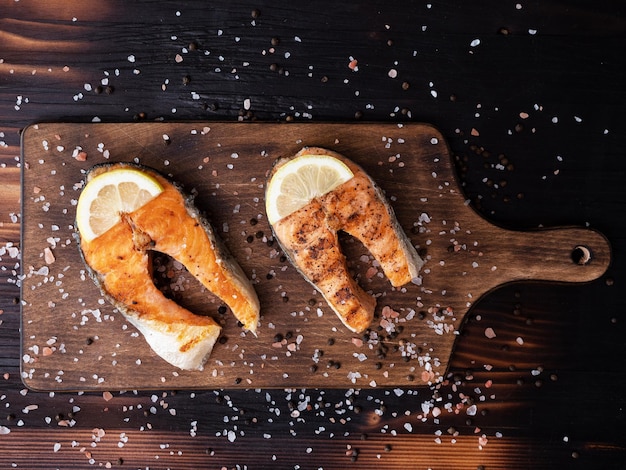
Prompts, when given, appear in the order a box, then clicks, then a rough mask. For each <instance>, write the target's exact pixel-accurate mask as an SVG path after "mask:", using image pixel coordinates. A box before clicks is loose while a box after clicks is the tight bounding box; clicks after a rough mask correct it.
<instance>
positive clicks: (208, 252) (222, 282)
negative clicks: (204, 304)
mask: <svg viewBox="0 0 626 470" xmlns="http://www.w3.org/2000/svg"><path fill="white" fill-rule="evenodd" d="M120 167H130V168H133V169H137V170H140V171H143V172H145V173H146V174H148V175H150V176H152V177H153V178H155V179H156V180H157V181H158V182H159V183H160V184H161V186H162V187H163V189H164V190H163V192H162V193H160V194H159V195H157V196H156V197H154V198H153V199H152V200H150V201H149V202H148V203H147V204H145V205H144V206H142V207H140V208H139V209H137V210H135V211H133V212H131V213H126V214H121V220H120V221H119V222H118V223H117V224H116V225H114V226H113V227H112V228H111V229H109V230H107V231H106V232H104V233H103V234H101V235H100V236H98V237H96V238H95V239H93V240H91V241H87V240H85V239H84V238H81V237H80V233H77V234H76V237H77V239H78V242H79V248H80V253H81V255H82V257H83V260H84V262H85V264H86V266H87V269H88V272H89V274H90V276H91V278H92V279H93V280H94V282H95V283H96V285H97V286H98V287H99V288H100V291H101V292H102V294H103V296H104V297H105V298H107V299H108V300H109V301H110V302H111V303H112V304H113V305H114V306H115V307H116V308H117V309H118V310H119V311H120V312H122V314H123V315H124V317H125V318H126V319H127V320H128V321H129V322H130V323H131V324H132V325H134V326H135V327H136V328H137V329H138V330H139V331H140V332H141V333H142V334H143V336H144V337H145V339H146V341H147V342H148V344H149V345H150V347H151V348H152V349H153V350H154V352H155V353H156V354H158V355H159V356H160V357H162V358H163V359H164V360H166V361H167V362H169V363H170V364H172V365H174V366H176V367H179V368H181V369H189V370H191V369H201V368H202V366H203V364H204V362H205V361H206V359H207V357H208V356H209V354H210V353H211V350H212V349H213V346H214V345H215V342H216V340H217V338H218V337H219V334H220V332H221V327H220V325H219V324H217V323H216V322H215V321H214V320H213V319H212V318H211V317H208V316H202V315H195V314H193V313H191V312H190V311H188V310H187V309H185V308H183V307H181V306H180V305H178V304H177V303H176V302H174V301H173V300H171V299H168V298H167V297H165V295H163V293H162V292H161V291H160V290H159V289H158V288H157V287H156V286H155V285H154V282H153V279H152V276H151V273H152V265H151V264H152V263H151V252H152V251H153V250H156V251H159V252H161V253H165V254H167V255H169V256H171V257H172V258H174V259H175V260H177V261H179V262H180V263H181V264H183V265H184V266H185V268H186V269H187V270H188V271H189V272H190V273H191V274H192V275H193V276H194V277H195V278H196V279H198V281H200V283H201V284H202V285H204V286H205V287H206V288H207V289H208V290H209V291H210V292H212V293H213V294H215V295H216V296H217V297H219V298H220V299H221V300H222V301H223V302H224V303H226V305H228V307H229V308H230V309H231V311H232V313H233V314H234V315H235V317H236V318H237V319H238V320H239V321H240V322H241V323H242V324H243V327H244V328H246V329H247V330H249V331H251V332H252V333H254V334H256V328H257V323H258V321H259V300H258V297H257V295H256V292H255V291H254V288H253V287H252V284H251V282H250V280H249V279H248V278H247V277H246V275H245V274H244V272H243V271H242V269H241V267H240V266H239V264H237V262H236V261H235V259H234V258H233V257H232V256H231V255H230V254H229V253H228V251H227V249H226V247H225V246H224V245H223V243H222V242H221V240H220V239H219V238H218V237H217V236H216V235H215V232H214V231H213V229H212V227H211V225H210V223H209V222H208V221H207V220H206V219H205V218H204V217H202V216H201V215H200V213H199V211H198V209H197V208H196V207H195V206H194V204H193V198H192V197H190V196H188V195H186V194H185V193H184V192H183V191H182V189H181V188H180V186H178V185H177V184H175V183H173V182H171V181H170V180H168V179H167V178H165V177H164V176H162V175H161V174H160V173H158V172H157V171H155V170H153V169H150V168H147V167H145V166H142V165H135V164H131V163H111V164H108V163H107V164H102V165H97V166H95V167H93V168H91V169H90V170H89V171H88V173H87V175H86V181H87V182H89V181H90V180H91V179H92V178H94V177H95V176H97V175H99V174H101V173H103V172H107V171H111V170H114V169H116V168H120Z"/></svg>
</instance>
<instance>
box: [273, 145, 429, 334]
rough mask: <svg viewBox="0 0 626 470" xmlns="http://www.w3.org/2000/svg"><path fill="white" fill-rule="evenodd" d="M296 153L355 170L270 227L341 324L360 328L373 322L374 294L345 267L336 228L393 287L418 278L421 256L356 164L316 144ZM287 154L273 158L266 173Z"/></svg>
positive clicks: (374, 186)
mask: <svg viewBox="0 0 626 470" xmlns="http://www.w3.org/2000/svg"><path fill="white" fill-rule="evenodd" d="M301 155H329V156H332V157H334V158H336V159H338V160H341V161H342V162H343V163H344V164H346V165H347V166H348V168H349V169H350V170H351V171H352V173H353V174H354V176H353V177H352V178H351V179H350V180H348V181H346V182H345V183H343V184H341V185H339V186H338V187H336V188H335V189H334V190H332V191H330V192H328V193H326V194H324V195H322V196H320V197H317V198H314V199H313V200H311V201H310V202H309V203H308V204H307V205H305V206H304V207H302V208H300V209H298V210H297V211H295V212H293V213H291V214H289V215H287V216H286V217H283V218H282V219H280V220H278V221H277V222H275V223H274V224H273V225H272V230H273V231H274V235H275V236H276V239H277V240H278V242H279V244H280V246H281V248H282V249H283V251H284V252H285V254H286V255H287V257H288V258H289V259H290V261H291V262H292V264H293V265H294V266H295V267H296V268H297V269H298V271H299V272H300V273H301V274H302V275H303V276H304V277H305V278H306V280H307V281H309V282H310V283H311V284H312V285H313V286H314V287H315V288H316V289H317V290H318V291H319V292H320V293H321V294H322V295H323V296H324V299H325V300H326V301H327V303H328V304H329V306H330V307H331V308H332V309H333V311H334V312H335V313H336V314H337V316H338V317H339V318H340V319H341V321H342V322H343V323H344V325H345V326H346V327H348V328H349V329H350V330H352V331H354V332H357V333H360V332H363V331H364V330H366V329H367V328H368V327H369V325H370V323H371V322H372V319H373V317H374V311H375V308H376V300H375V299H374V297H373V296H372V295H370V294H368V293H366V292H365V291H364V290H363V289H362V288H361V287H360V286H359V285H358V284H357V282H356V281H355V280H354V278H353V277H352V276H351V275H350V273H349V272H348V267H347V264H346V258H345V256H344V255H343V253H342V252H341V247H340V245H339V239H338V235H337V232H338V231H339V230H342V231H344V232H346V233H348V234H350V235H351V236H353V237H355V238H356V239H358V240H359V241H360V242H361V243H362V244H363V245H364V246H365V248H367V249H368V250H369V252H370V253H371V254H372V255H373V256H374V258H375V259H376V260H377V261H378V263H379V264H380V266H381V268H382V270H383V272H384V274H385V276H386V277H387V278H388V279H389V281H390V283H391V284H392V285H393V286H395V287H398V286H402V285H405V284H407V283H409V282H411V281H414V282H418V281H417V279H418V275H419V271H420V269H421V267H422V265H423V264H424V261H423V260H422V259H421V258H420V256H419V255H418V253H417V251H416V250H415V247H414V246H413V245H412V244H411V242H410V240H409V239H408V237H407V235H406V234H405V232H404V231H403V229H402V227H401V226H400V224H399V223H398V221H397V220H396V216H395V214H394V211H393V208H392V207H391V205H390V204H389V203H388V201H387V200H386V198H385V196H384V194H383V193H382V191H381V190H380V188H379V187H378V186H377V185H376V183H375V182H374V181H373V180H372V179H371V178H370V177H369V176H368V175H367V173H366V172H365V171H364V170H363V169H362V168H361V167H360V166H359V165H357V164H356V163H354V162H352V161H351V160H349V159H348V158H346V157H344V156H342V155H340V154H338V153H336V152H332V151H330V150H326V149H322V148H317V147H306V148H304V149H302V150H301V151H300V152H298V153H297V154H296V155H295V156H294V157H292V158H298V157H299V156H301ZM288 160H290V159H289V158H282V159H279V160H277V161H276V163H275V165H274V168H273V170H272V172H271V173H270V175H269V178H270V179H271V177H272V175H273V174H274V172H275V171H276V169H277V168H279V167H280V166H281V165H282V164H284V163H286V162H287V161H288Z"/></svg>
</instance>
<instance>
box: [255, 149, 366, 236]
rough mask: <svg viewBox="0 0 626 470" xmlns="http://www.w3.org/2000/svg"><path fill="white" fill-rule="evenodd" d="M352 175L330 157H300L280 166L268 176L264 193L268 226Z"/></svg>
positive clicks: (339, 161)
mask: <svg viewBox="0 0 626 470" xmlns="http://www.w3.org/2000/svg"><path fill="white" fill-rule="evenodd" d="M353 176H354V174H353V173H352V171H351V170H350V168H348V166H347V165H346V164H345V163H343V162H342V161H341V160H338V159H337V158H335V157H332V156H330V155H301V156H298V157H296V158H294V159H292V160H289V161H288V162H286V163H284V164H282V165H280V166H279V167H278V168H277V169H276V170H275V171H274V173H273V175H272V176H271V177H270V180H269V181H268V183H267V190H266V193H265V211H266V212H267V218H268V221H269V223H270V224H273V223H275V222H277V221H279V220H280V219H282V218H284V217H286V216H288V215H289V214H291V213H293V212H295V211H297V210H298V209H301V208H302V207H304V206H306V205H307V204H308V203H309V202H311V200H313V199H314V198H316V197H320V196H323V195H324V194H326V193H329V192H330V191H332V190H333V189H335V188H336V187H337V186H339V185H341V184H343V183H345V182H346V181H348V180H349V179H351V178H352V177H353Z"/></svg>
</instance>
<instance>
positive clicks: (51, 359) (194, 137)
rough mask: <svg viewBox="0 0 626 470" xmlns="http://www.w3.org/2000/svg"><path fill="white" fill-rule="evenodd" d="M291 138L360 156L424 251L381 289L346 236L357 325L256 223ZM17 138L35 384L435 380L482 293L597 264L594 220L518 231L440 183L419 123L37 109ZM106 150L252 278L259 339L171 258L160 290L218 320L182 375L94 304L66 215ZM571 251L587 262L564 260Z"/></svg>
mask: <svg viewBox="0 0 626 470" xmlns="http://www.w3.org/2000/svg"><path fill="white" fill-rule="evenodd" d="M268 136H271V137H270V138H268ZM303 146H318V147H323V148H329V149H333V150H335V151H338V152H340V153H342V154H344V155H346V156H349V158H351V159H352V160H353V161H355V162H357V163H358V164H360V165H361V166H362V167H363V168H364V169H365V170H366V171H367V172H368V174H370V175H371V176H372V177H373V178H374V179H375V181H377V184H379V185H380V186H381V188H382V189H383V191H385V192H386V195H387V197H388V198H389V199H390V201H391V204H392V206H393V207H394V208H395V212H396V215H397V218H398V221H399V222H400V224H401V226H403V227H404V230H405V232H406V233H408V234H409V236H410V237H411V241H412V244H414V245H415V246H416V247H417V248H418V250H420V252H421V253H422V256H423V257H424V258H425V260H426V265H425V266H424V268H423V270H422V272H421V275H420V285H413V284H411V285H406V286H403V287H402V288H396V289H393V288H391V286H390V285H389V283H388V281H387V280H386V279H385V278H384V276H383V274H382V272H381V271H380V269H379V268H377V267H376V266H377V265H376V262H375V259H374V258H373V257H372V256H371V255H368V253H367V251H366V248H365V247H363V246H361V245H360V244H359V243H357V242H356V241H355V240H351V239H346V240H344V243H343V244H344V247H345V248H344V251H346V252H347V253H348V259H349V260H350V266H351V267H352V270H353V271H354V273H355V276H356V277H357V279H358V280H359V282H360V283H361V285H362V286H363V287H364V288H365V289H367V290H368V292H370V293H371V294H372V295H374V296H375V297H376V298H377V299H378V306H377V311H376V319H375V320H374V322H373V323H372V325H371V328H369V329H368V330H367V331H366V332H365V333H364V334H363V335H355V334H354V333H352V332H350V331H349V330H347V329H346V328H345V327H343V325H341V323H340V321H339V320H338V319H337V318H336V317H335V315H334V314H333V312H332V310H330V309H329V307H328V306H327V305H326V303H325V302H324V300H323V299H321V297H320V296H319V295H317V294H316V293H315V292H314V289H312V287H311V286H310V285H309V284H308V283H307V282H306V281H305V280H304V279H303V278H302V276H301V275H300V274H299V273H298V272H297V271H296V270H295V269H294V268H293V267H292V266H290V264H289V261H288V260H286V259H285V256H284V254H283V253H282V252H281V251H280V247H278V244H277V243H275V240H274V237H273V235H272V230H271V227H270V226H269V224H268V223H267V218H266V215H265V210H264V207H265V206H264V201H265V198H264V191H265V182H266V178H267V175H268V173H269V170H270V169H271V167H272V164H273V162H274V161H275V160H276V159H277V158H280V157H283V156H290V155H294V154H295V153H296V152H297V151H298V150H300V149H301V148H302V147H303ZM22 151H23V160H22V168H23V169H24V173H23V188H24V204H23V207H22V211H21V213H22V217H23V220H24V223H23V230H22V236H23V238H22V263H23V273H22V274H23V277H24V280H23V281H22V301H23V304H22V338H23V339H22V342H23V344H22V357H23V364H22V375H23V378H24V380H25V383H26V384H27V385H28V386H29V387H31V388H33V389H37V390H128V389H142V388H148V389H171V388H172V387H174V388H177V389H186V388H205V387H233V388H250V387H254V388H256V387H280V388H289V387H350V386H360V387H389V386H407V385H411V384H412V382H416V383H418V384H435V383H438V382H441V381H442V380H443V379H444V377H445V376H446V372H447V368H448V363H449V358H450V355H451V353H452V349H453V345H454V340H455V337H456V336H457V334H458V332H459V330H460V328H461V324H462V322H463V318H464V317H465V314H466V313H467V311H468V310H469V308H470V307H471V306H472V305H473V304H474V302H476V301H477V300H480V298H481V297H482V296H483V295H484V294H485V293H486V292H488V291H490V290H492V289H494V288H496V287H498V286H499V285H501V284H505V283H507V282H512V281H518V280H529V279H530V280H533V279H534V280H548V281H562V282H565V281H568V282H585V281H592V280H594V279H597V278H598V277H600V276H601V275H602V274H603V273H604V272H605V271H606V269H607V268H608V265H609V262H610V248H609V246H608V242H607V241H606V239H604V237H603V236H602V235H601V234H599V233H597V232H593V231H591V230H588V229H584V228H579V229H576V228H571V229H553V230H542V231H538V232H528V231H526V232H516V231H511V230H504V229H500V228H498V227H496V226H494V225H492V224H490V223H489V222H487V221H485V220H484V219H482V218H481V217H480V216H478V215H477V214H476V213H475V212H474V210H473V209H472V208H471V207H469V206H468V205H467V203H466V201H465V198H464V196H463V195H462V193H461V191H460V188H459V186H458V184H457V183H456V179H455V176H454V173H453V169H452V159H451V157H450V155H449V151H448V147H447V144H446V143H445V141H444V138H443V136H442V135H441V134H440V133H439V132H438V131H437V130H436V129H434V128H433V127H432V126H428V125H424V124H399V125H397V124H366V123H363V124H295V123H294V124H269V123H260V124H257V123H207V122H204V123H193V124H189V123H161V124H156V123H150V124H130V125H128V124H125V125H119V124H88V125H81V124H61V123H56V124H55V123H47V124H34V125H33V126H30V127H29V128H28V129H26V130H25V131H24V133H23V143H22ZM80 152H84V153H85V155H86V159H85V160H83V158H85V156H84V155H83V156H82V158H77V156H78V154H79V153H80ZM104 161H109V162H111V161H134V162H136V163H141V164H143V165H147V166H149V167H151V168H155V169H157V170H158V171H160V172H162V173H164V174H167V175H168V176H169V177H171V178H172V179H173V180H174V181H176V182H178V183H180V184H182V185H183V187H184V188H185V190H186V191H187V192H189V193H191V194H197V196H196V198H195V200H196V204H197V205H198V206H199V208H200V210H201V211H203V212H205V213H210V216H209V220H211V221H212V223H213V224H214V227H217V230H216V233H217V234H218V235H219V236H220V238H222V239H224V241H225V242H226V244H227V246H228V248H229V251H230V252H231V253H232V254H233V256H234V257H235V259H236V260H238V262H239V263H240V264H241V265H242V267H243V268H244V271H245V272H246V274H247V275H248V277H249V278H251V279H252V280H253V283H254V287H255V289H256V291H257V293H258V295H259V298H260V302H261V325H260V328H259V331H258V337H254V335H247V334H245V333H244V332H243V331H242V330H241V328H240V327H239V325H238V323H237V322H236V321H235V319H234V317H232V314H230V313H224V314H222V315H221V316H220V315H218V312H217V310H218V306H219V305H220V304H221V301H220V299H216V298H215V296H212V295H211V294H210V293H208V292H206V289H202V288H200V287H199V284H198V283H197V281H195V280H194V282H191V281H192V280H193V277H192V276H191V275H190V274H189V273H186V271H185V270H184V269H178V273H177V274H174V272H170V271H176V270H173V269H172V268H171V267H169V268H167V269H166V270H165V269H164V270H160V269H158V267H157V268H155V277H156V278H157V279H158V278H159V276H160V277H162V278H164V279H162V281H161V283H162V284H163V287H164V289H166V292H168V295H173V296H175V298H179V299H180V301H181V302H182V303H183V304H185V305H187V306H189V308H191V310H192V311H194V312H198V313H202V314H211V315H213V316H214V317H215V318H216V319H217V320H218V321H220V323H222V324H223V325H224V331H223V334H222V338H223V342H221V343H218V344H217V345H216V347H215V348H214V350H213V353H212V355H211V357H210V360H209V361H208V362H207V363H206V364H205V366H204V368H203V370H202V371H181V370H179V369H177V368H175V367H172V366H171V365H169V364H167V363H166V362H165V361H163V360H162V359H160V358H159V357H158V356H156V355H155V354H154V353H153V352H152V351H151V350H150V349H149V347H148V346H147V343H144V340H143V337H142V336H141V335H140V334H138V332H137V330H136V329H134V328H133V327H132V326H130V325H129V324H128V322H126V321H125V319H124V318H123V316H122V315H120V314H119V313H118V314H116V313H115V311H114V309H113V307H111V306H110V305H107V304H105V302H103V298H102V297H101V296H100V293H99V292H98V289H97V288H96V287H95V285H90V283H91V280H90V279H89V278H88V277H86V276H85V266H84V265H83V263H82V262H81V258H80V256H79V253H78V251H79V250H78V248H77V246H76V242H75V240H74V217H75V201H76V200H77V198H78V195H79V194H80V190H81V188H82V184H81V183H82V181H83V178H84V172H85V170H87V169H88V168H90V167H91V166H93V165H96V164H98V163H101V162H104ZM577 249H578V250H584V251H585V253H589V255H588V256H591V259H589V260H587V259H584V260H581V259H579V260H578V261H580V262H576V261H575V259H574V256H573V253H575V252H576V250H577ZM46 250H48V253H51V254H52V258H49V257H48V258H47V259H46V256H45V252H46ZM157 282H159V281H157Z"/></svg>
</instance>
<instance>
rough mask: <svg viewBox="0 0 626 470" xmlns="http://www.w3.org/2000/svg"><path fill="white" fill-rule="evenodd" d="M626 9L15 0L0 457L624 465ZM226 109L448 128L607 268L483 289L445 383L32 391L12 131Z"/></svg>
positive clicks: (16, 145) (1, 142)
mask: <svg viewBox="0 0 626 470" xmlns="http://www.w3.org/2000/svg"><path fill="white" fill-rule="evenodd" d="M274 3H276V2H274ZM624 10H625V7H624V4H623V3H622V2H613V1H596V2H582V1H572V2H558V1H549V2H540V1H530V2H528V1H520V2H501V1H485V2H479V3H476V2H432V3H431V2H412V1H410V2H374V1H363V2H358V4H357V3H355V4H350V3H336V2H318V1H313V2H300V1H297V2H290V3H287V2H283V4H282V5H277V4H272V3H271V2H264V1H258V2H245V1H232V2H210V3H206V2H199V1H198V2H156V1H136V2H123V1H110V2H95V1H91V0H86V1H82V2H62V1H60V0H52V1H38V2H36V1H26V0H20V1H17V0H15V1H14V0H0V184H1V185H0V187H1V192H0V207H1V208H2V209H1V210H0V373H1V375H2V377H1V378H0V384H1V389H0V408H2V410H3V411H2V413H3V414H0V468H28V469H36V468H50V469H52V468H103V467H104V468H142V469H144V468H150V469H195V468H217V469H221V468H224V469H235V468H236V469H243V468H285V469H309V468H310V469H318V468H324V469H330V468H345V467H352V468H381V467H383V468H398V469H405V468H419V469H427V468H432V469H443V468H451V469H477V468H485V469H494V468H506V469H511V468H581V469H590V468H607V469H608V468H611V469H613V468H615V469H618V468H625V467H626V439H625V436H626V432H625V431H624V425H625V422H624V421H625V419H624V406H625V405H626V398H625V396H626V378H625V374H624V372H625V367H624V359H625V357H626V340H625V339H624V335H625V334H626V330H625V326H624V325H625V324H626V319H625V317H624V311H625V309H626V301H625V300H624V295H623V291H622V289H623V286H624V284H625V283H626V274H625V273H626V266H624V264H625V262H626V261H625V258H624V250H625V249H626V235H625V230H626V184H624V178H625V177H626V160H625V159H624V157H625V156H626V145H625V144H624V138H623V133H624V129H625V128H626V117H625V116H626V106H625V104H626V93H625V87H624V84H625V83H626V75H625V74H624V69H625V66H626V60H625V57H626V54H625V53H624V51H626V12H625V11H624ZM216 120H219V121H230V122H235V121H252V120H256V121H260V122H262V121H272V122H276V121H296V122H309V121H315V122H320V121H336V122H344V123H350V122H356V121H372V122H426V123H430V124H433V125H434V126H436V127H437V128H438V129H439V130H440V131H441V133H442V135H443V136H444V137H445V139H446V140H447V142H448V144H449V146H450V149H451V152H452V154H453V155H454V158H455V162H456V164H457V165H456V171H457V174H458V177H459V179H460V181H461V182H462V185H463V190H464V191H465V195H466V197H467V199H468V201H470V204H471V205H472V206H473V207H474V208H475V209H476V210H477V211H478V212H479V213H480V214H481V215H483V216H484V217H485V218H486V219H488V220H489V221H491V222H492V223H495V224H499V225H503V226H506V227H509V228H514V229H529V228H536V227H538V226H545V227H551V226H567V225H582V226H587V227H590V228H594V229H597V230H599V231H600V232H602V233H603V234H604V235H605V236H606V237H607V238H608V239H609V241H610V242H611V245H612V247H613V261H612V265H611V266H610V268H609V270H608V271H607V272H606V273H605V274H604V275H603V276H602V277H601V278H600V279H598V280H596V281H593V282H591V283H587V284H568V285H558V284H550V283H522V284H512V285H507V286H503V287H502V288H500V289H497V290H496V291H493V292H491V293H489V294H488V295H487V296H485V297H484V298H482V299H481V300H480V301H479V302H477V303H476V304H475V305H474V306H473V307H472V310H471V311H470V314H469V317H468V321H467V322H466V324H464V325H463V327H462V329H461V330H460V335H459V338H458V340H457V343H456V350H455V351H454V353H453V355H452V358H451V361H450V369H449V372H448V375H447V376H446V378H445V380H444V381H443V382H440V383H438V384H436V385H432V386H417V385H416V386H415V387H398V388H381V389H371V388H355V389H347V388H345V387H344V388H340V389H251V390H244V389H219V390H195V391H190V390H167V391H163V390H160V391H149V390H148V391H135V390H123V391H120V390H111V391H107V392H104V393H102V392H35V391H32V390H28V389H27V388H26V387H25V386H24V385H23V383H22V381H21V376H20V374H21V373H20V364H21V362H22V360H23V359H22V357H21V355H22V352H21V351H20V345H21V341H20V289H19V284H20V279H21V275H20V273H21V269H22V266H20V223H21V222H22V220H21V203H20V199H21V183H20V174H21V169H20V132H21V130H22V129H23V128H25V127H26V126H27V125H29V124H31V123H33V122H37V121H39V122H41V121H48V122H61V121H63V122H84V123H87V122H92V121H96V122H111V123H113V122H132V121H145V122H151V121H216ZM487 326H488V327H491V328H493V330H494V331H495V332H497V333H498V334H497V336H496V337H495V338H493V337H491V335H490V334H487V335H486V334H485V332H486V327H487ZM520 339H523V344H521V343H520ZM87 373H88V371H87ZM473 405H475V406H473ZM468 411H469V413H468Z"/></svg>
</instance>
